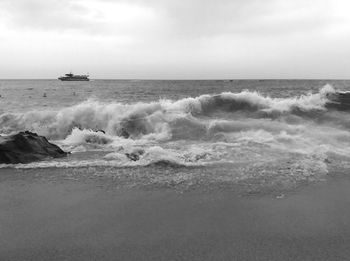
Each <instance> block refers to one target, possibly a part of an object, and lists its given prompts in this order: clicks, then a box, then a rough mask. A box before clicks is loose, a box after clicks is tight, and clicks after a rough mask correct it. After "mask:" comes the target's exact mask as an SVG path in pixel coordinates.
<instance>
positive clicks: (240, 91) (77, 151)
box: [0, 80, 350, 260]
mask: <svg viewBox="0 0 350 261" xmlns="http://www.w3.org/2000/svg"><path fill="white" fill-rule="evenodd" d="M349 83H350V82H349V81H332V80H330V81H327V80H323V81H316V80H310V81H301V80H299V81H298V80H234V81H228V80H221V81H151V80H148V81H142V80H140V81H132V80H94V81H90V82H71V83H65V82H59V81H56V80H2V81H0V93H1V95H2V98H1V100H0V103H1V109H2V111H1V115H0V126H1V133H2V135H9V134H11V133H16V132H18V131H22V130H29V131H32V132H36V133H38V134H39V135H44V136H46V137H47V138H48V139H49V140H50V141H51V142H53V143H55V144H57V145H59V146H60V147H61V148H63V149H64V150H66V151H69V152H71V154H70V155H68V157H66V158H60V159H48V160H44V161H39V162H33V163H29V164H12V165H11V164H2V165H1V166H0V171H1V177H0V180H1V199H0V205H1V209H2V210H3V211H2V213H1V214H0V217H1V220H2V225H3V229H2V230H1V233H2V237H1V240H2V242H1V247H0V255H1V256H3V257H4V258H6V259H8V260H48V259H50V260H62V259H65V260H111V259H113V260H155V259H159V260H172V258H174V260H221V259H230V258H232V257H238V259H241V260H256V255H258V254H259V255H260V254H261V256H260V258H259V259H258V260H306V259H309V258H310V259H312V260H313V259H314V260H316V259H317V260H329V259H328V258H329V255H333V256H334V255H339V258H338V259H337V258H335V259H334V260H345V259H343V258H345V256H348V254H349V251H348V250H347V248H345V246H346V245H347V244H348V243H349V242H350V237H349V234H348V233H349V231H350V230H349V229H350V226H349V224H348V222H347V221H346V219H347V218H348V217H350V209H349V208H348V207H347V206H348V198H349V192H348V190H347V186H349V185H350V180H349V177H348V175H347V174H348V169H349V166H350V158H349V156H348V155H349V140H350V139H349V135H350V133H349V110H348V109H349V108H350V107H349V105H348V104H346V103H344V104H341V106H340V107H339V106H338V107H335V108H333V107H332V106H330V105H332V104H334V103H333V102H332V100H330V97H332V96H331V95H333V94H334V93H335V92H336V91H342V92H346V91H347V90H348V88H349V87H348V86H350V85H349ZM333 204H335V205H333ZM337 206H339V208H337ZM344 222H345V223H344ZM252 224H255V225H253V226H252ZM327 231H328V232H327ZM249 233H251V234H249ZM331 241H332V242H333V241H336V242H338V241H339V242H338V243H336V245H329V242H331ZM334 244H335V243H334ZM321 246H322V248H321ZM300 249H302V250H300ZM246 251H248V252H247V253H246ZM325 253H327V254H325ZM178 255H179V257H177V256H178ZM344 255H345V256H344Z"/></svg>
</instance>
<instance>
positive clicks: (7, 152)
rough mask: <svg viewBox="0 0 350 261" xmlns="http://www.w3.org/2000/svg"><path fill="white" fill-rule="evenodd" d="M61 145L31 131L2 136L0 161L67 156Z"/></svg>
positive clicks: (0, 140) (9, 161) (27, 160)
mask: <svg viewBox="0 0 350 261" xmlns="http://www.w3.org/2000/svg"><path fill="white" fill-rule="evenodd" d="M66 155H67V152H64V151H63V150H62V149H61V148H60V147H58V146H57V145H55V144H52V143H50V142H49V141H48V140H47V139H46V138H45V137H43V136H39V135H37V134H36V133H32V132H29V131H25V132H19V133H17V134H15V135H11V136H0V163H5V164H17V163H30V162H33V161H40V160H45V159H47V158H60V157H65V156H66Z"/></svg>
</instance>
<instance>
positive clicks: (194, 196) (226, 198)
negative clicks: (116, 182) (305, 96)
mask: <svg viewBox="0 0 350 261" xmlns="http://www.w3.org/2000/svg"><path fill="white" fill-rule="evenodd" d="M45 171H47V170H45ZM55 171H56V172H57V170H52V171H51V172H55ZM57 174H58V173H54V174H53V175H57ZM0 181H1V182H0V208H1V212H0V222H1V229H0V235H1V236H0V259H1V260H36V261H38V260H318V261H319V260H348V257H349V256H350V249H349V247H348V246H349V245H350V223H349V222H348V221H349V219H350V208H349V205H350V192H349V189H348V188H349V186H350V180H349V179H348V178H346V177H328V178H327V180H326V181H324V182H318V183H316V184H311V185H308V186H305V187H301V188H298V189H297V190H295V191H290V192H288V193H287V194H286V195H282V196H281V197H276V196H275V195H254V196H247V195H237V194H236V193H234V192H233V191H217V192H215V191H211V192H203V191H202V192H201V191H196V190H195V191H188V192H182V193H180V192H177V191H174V190H171V189H143V188H137V187H136V188H118V187H111V186H109V184H108V182H107V181H106V180H98V179H89V180H83V179H75V180H73V179H65V178H62V179H56V180H50V179H45V178H42V176H41V175H39V176H37V175H36V174H33V173H32V172H30V171H15V170H11V169H8V170H6V169H2V170H1V175H0Z"/></svg>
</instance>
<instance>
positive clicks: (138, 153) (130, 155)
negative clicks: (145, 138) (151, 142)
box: [125, 149, 145, 161]
mask: <svg viewBox="0 0 350 261" xmlns="http://www.w3.org/2000/svg"><path fill="white" fill-rule="evenodd" d="M144 153H145V151H144V150H143V149H137V150H135V151H133V152H130V153H125V156H127V157H128V159H130V160H132V161H138V160H139V159H140V157H141V155H143V154H144Z"/></svg>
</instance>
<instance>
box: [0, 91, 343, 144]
mask: <svg viewBox="0 0 350 261" xmlns="http://www.w3.org/2000/svg"><path fill="white" fill-rule="evenodd" d="M335 94H336V91H335V90H334V89H333V88H332V87H331V86H329V85H327V86H325V87H324V88H322V89H321V90H320V92H318V93H314V94H312V93H310V94H307V95H302V96H299V97H292V98H271V97H268V96H263V95H261V94H259V93H258V92H250V91H243V92H240V93H230V92H225V93H221V94H218V95H202V96H199V97H196V98H185V99H181V100H178V101H172V100H159V101H157V102H151V103H135V104H123V103H104V102H100V101H97V100H87V101H85V102H82V103H80V104H77V105H75V106H71V107H68V108H63V109H60V110H58V111H52V110H46V111H30V112H26V113H3V114H1V115H0V133H11V132H17V131H23V130H30V131H34V132H37V133H39V134H41V135H44V136H46V137H48V138H49V139H51V140H60V139H68V140H71V141H72V142H77V140H75V138H73V137H72V135H73V136H77V132H78V131H74V129H79V130H93V131H99V130H101V132H100V134H93V135H92V134H89V133H88V132H86V131H84V132H83V133H82V134H80V135H84V136H85V138H86V139H87V140H90V141H91V142H96V143H103V144H109V143H111V142H112V140H111V139H110V138H109V136H113V137H121V138H123V139H128V138H130V139H133V140H137V139H140V138H142V139H146V140H158V141H159V140H171V139H196V138H199V137H201V138H209V139H210V138H212V137H211V136H213V135H214V136H215V134H216V133H218V132H227V131H229V132H240V131H244V130H251V129H256V128H262V129H271V128H276V129H277V130H280V129H281V126H280V125H281V123H280V122H281V121H286V122H291V123H298V122H301V121H303V120H304V119H308V120H310V119H312V120H319V121H322V120H324V121H329V120H330V119H331V120H334V121H337V120H338V121H339V122H341V123H342V124H343V125H344V124H345V125H346V124H349V120H345V121H344V119H343V118H341V119H340V120H339V119H338V118H337V116H339V117H341V115H340V114H339V115H331V114H327V112H328V111H329V110H332V109H335V110H336V111H338V110H337V109H343V110H344V108H345V109H346V105H347V104H346V102H344V101H343V100H344V99H343V100H340V101H341V102H342V104H339V102H338V101H337V100H334V99H333V100H332V99H330V97H332V95H333V96H334V95H335ZM349 107H350V106H349ZM269 120H277V121H275V122H274V123H271V121H269ZM346 126H347V125H346ZM102 131H103V132H105V133H106V135H107V136H105V135H102V134H103V133H102ZM87 142H88V141H87Z"/></svg>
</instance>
